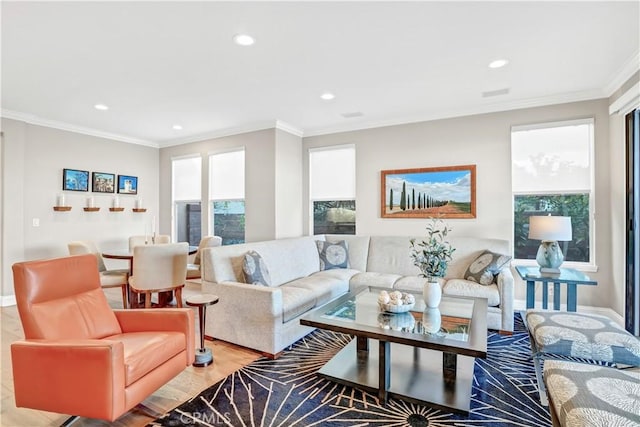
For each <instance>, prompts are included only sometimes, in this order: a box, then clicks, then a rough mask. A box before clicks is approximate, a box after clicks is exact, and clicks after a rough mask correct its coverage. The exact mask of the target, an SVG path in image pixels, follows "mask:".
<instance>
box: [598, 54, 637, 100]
mask: <svg viewBox="0 0 640 427" xmlns="http://www.w3.org/2000/svg"><path fill="white" fill-rule="evenodd" d="M638 71H640V52H636V53H635V54H634V55H633V56H631V58H629V60H628V61H627V62H626V63H625V64H624V65H623V66H622V68H620V70H619V71H618V72H617V73H615V74H614V75H613V77H612V78H611V79H609V84H607V85H606V86H605V87H604V92H605V95H606V96H607V97H609V96H611V95H613V93H614V92H615V91H617V90H618V89H620V88H621V87H622V85H623V84H625V83H626V81H627V80H629V79H630V78H631V76H633V75H634V74H635V73H637V72H638Z"/></svg>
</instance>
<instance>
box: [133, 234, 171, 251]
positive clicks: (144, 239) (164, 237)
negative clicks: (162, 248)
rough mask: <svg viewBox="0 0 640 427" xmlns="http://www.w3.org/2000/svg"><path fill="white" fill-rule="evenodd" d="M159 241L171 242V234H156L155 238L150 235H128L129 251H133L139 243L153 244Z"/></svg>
mask: <svg viewBox="0 0 640 427" xmlns="http://www.w3.org/2000/svg"><path fill="white" fill-rule="evenodd" d="M161 243H171V236H169V235H168V234H156V237H155V239H152V236H151V235H150V234H149V235H146V236H144V235H143V236H131V237H129V252H133V248H134V247H135V246H139V245H153V244H161Z"/></svg>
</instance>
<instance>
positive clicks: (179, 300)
mask: <svg viewBox="0 0 640 427" xmlns="http://www.w3.org/2000/svg"><path fill="white" fill-rule="evenodd" d="M176 305H177V306H178V308H182V288H181V287H180V288H178V289H176Z"/></svg>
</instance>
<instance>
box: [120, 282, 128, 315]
mask: <svg viewBox="0 0 640 427" xmlns="http://www.w3.org/2000/svg"><path fill="white" fill-rule="evenodd" d="M121 288H122V307H123V308H124V309H125V310H126V309H127V287H126V286H125V285H124V284H123V285H122V286H121Z"/></svg>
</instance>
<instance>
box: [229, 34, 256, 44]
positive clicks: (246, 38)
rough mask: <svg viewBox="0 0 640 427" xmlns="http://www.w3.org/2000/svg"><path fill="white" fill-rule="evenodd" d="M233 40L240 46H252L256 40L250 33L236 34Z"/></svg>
mask: <svg viewBox="0 0 640 427" xmlns="http://www.w3.org/2000/svg"><path fill="white" fill-rule="evenodd" d="M233 41H234V42H235V43H236V44H237V45H240V46H251V45H252V44H254V43H255V42H256V41H255V39H254V38H253V37H251V36H250V35H248V34H236V35H235V36H233Z"/></svg>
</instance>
